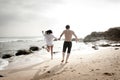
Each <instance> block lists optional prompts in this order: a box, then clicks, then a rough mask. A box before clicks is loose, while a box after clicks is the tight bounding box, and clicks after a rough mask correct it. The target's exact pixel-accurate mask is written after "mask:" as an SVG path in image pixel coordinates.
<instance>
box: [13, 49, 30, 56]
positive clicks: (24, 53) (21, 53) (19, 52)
mask: <svg viewBox="0 0 120 80" xmlns="http://www.w3.org/2000/svg"><path fill="white" fill-rule="evenodd" d="M30 53H31V52H30V51H27V50H18V51H17V53H16V54H15V55H16V56H19V55H28V54H30Z"/></svg>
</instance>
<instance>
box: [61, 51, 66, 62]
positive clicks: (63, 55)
mask: <svg viewBox="0 0 120 80" xmlns="http://www.w3.org/2000/svg"><path fill="white" fill-rule="evenodd" d="M64 57H65V52H63V53H62V61H61V62H64Z"/></svg>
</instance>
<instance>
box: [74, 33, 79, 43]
mask: <svg viewBox="0 0 120 80" xmlns="http://www.w3.org/2000/svg"><path fill="white" fill-rule="evenodd" d="M73 35H74V36H75V40H76V42H78V38H77V36H76V34H75V33H74V32H73Z"/></svg>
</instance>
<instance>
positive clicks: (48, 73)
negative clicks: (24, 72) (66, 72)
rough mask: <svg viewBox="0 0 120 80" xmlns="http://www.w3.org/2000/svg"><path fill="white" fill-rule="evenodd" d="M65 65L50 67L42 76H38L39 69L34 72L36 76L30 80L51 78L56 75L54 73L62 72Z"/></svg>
mask: <svg viewBox="0 0 120 80" xmlns="http://www.w3.org/2000/svg"><path fill="white" fill-rule="evenodd" d="M65 65H66V64H59V65H56V66H54V67H52V68H51V69H50V70H48V71H46V72H45V73H43V74H40V71H41V69H39V70H38V71H37V72H36V74H35V75H34V77H33V79H31V80H40V79H45V78H49V77H52V76H54V75H56V73H57V72H58V71H60V70H62V69H63V67H64V66H65Z"/></svg>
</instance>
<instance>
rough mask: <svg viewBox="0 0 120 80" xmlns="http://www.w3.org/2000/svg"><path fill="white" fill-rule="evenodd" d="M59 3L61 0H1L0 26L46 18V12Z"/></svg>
mask: <svg viewBox="0 0 120 80" xmlns="http://www.w3.org/2000/svg"><path fill="white" fill-rule="evenodd" d="M59 3H61V1H60V0H0V27H1V26H6V24H7V25H8V24H10V23H11V22H13V23H14V22H26V21H28V22H29V21H31V20H35V19H38V18H40V17H42V18H44V12H45V11H46V10H49V8H50V7H52V6H54V5H56V4H59Z"/></svg>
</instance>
